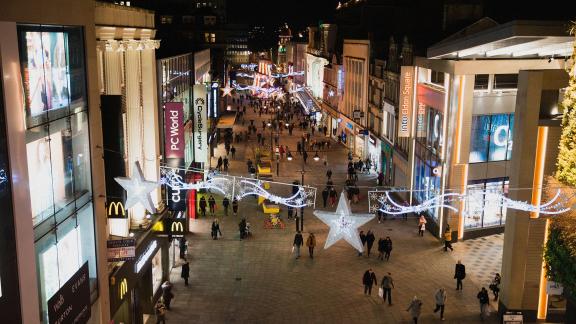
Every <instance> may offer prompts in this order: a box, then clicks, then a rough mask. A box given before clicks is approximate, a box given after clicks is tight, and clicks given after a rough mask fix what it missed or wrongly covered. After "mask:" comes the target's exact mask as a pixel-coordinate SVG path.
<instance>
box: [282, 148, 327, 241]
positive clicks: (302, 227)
mask: <svg viewBox="0 0 576 324" xmlns="http://www.w3.org/2000/svg"><path fill="white" fill-rule="evenodd" d="M304 144H305V141H304V137H302V152H303V153H304V152H306V150H305V146H304ZM286 159H287V160H288V161H292V159H293V158H292V153H290V152H288V153H287V156H286ZM313 159H314V161H316V162H317V161H318V160H320V157H319V156H318V152H316V154H315V155H314V158H313ZM304 167H305V163H304V157H302V169H301V170H300V174H301V175H302V178H301V182H300V185H301V186H303V185H304V173H306V170H305V169H304ZM298 225H300V226H298ZM296 231H304V207H303V206H302V207H300V224H298V220H296Z"/></svg>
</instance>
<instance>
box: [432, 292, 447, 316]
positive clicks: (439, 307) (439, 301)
mask: <svg viewBox="0 0 576 324" xmlns="http://www.w3.org/2000/svg"><path fill="white" fill-rule="evenodd" d="M434 300H435V301H436V308H435V309H434V313H436V312H437V311H440V319H441V320H444V305H445V304H446V289H444V288H439V289H438V290H436V293H435V294H434Z"/></svg>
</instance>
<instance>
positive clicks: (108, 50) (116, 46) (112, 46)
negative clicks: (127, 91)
mask: <svg viewBox="0 0 576 324" xmlns="http://www.w3.org/2000/svg"><path fill="white" fill-rule="evenodd" d="M102 43H104V59H103V61H104V64H103V65H104V66H103V69H102V71H103V73H104V77H103V82H104V84H103V88H104V93H105V94H107V95H121V94H122V87H121V85H122V65H121V63H120V60H121V58H122V55H121V53H122V50H123V48H122V45H121V44H120V43H119V42H118V41H114V40H111V41H106V42H102Z"/></svg>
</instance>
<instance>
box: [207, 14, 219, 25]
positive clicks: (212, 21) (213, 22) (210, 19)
mask: <svg viewBox="0 0 576 324" xmlns="http://www.w3.org/2000/svg"><path fill="white" fill-rule="evenodd" d="M216 21H217V19H216V16H204V25H206V26H214V25H216Z"/></svg>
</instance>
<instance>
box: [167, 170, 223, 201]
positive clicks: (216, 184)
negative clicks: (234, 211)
mask: <svg viewBox="0 0 576 324" xmlns="http://www.w3.org/2000/svg"><path fill="white" fill-rule="evenodd" d="M178 170H179V169H176V168H169V167H160V174H161V177H160V185H166V186H168V187H170V188H172V189H180V190H200V189H206V190H215V191H217V192H219V193H220V194H221V195H223V196H226V197H229V198H231V197H232V194H233V192H232V190H231V188H232V184H231V182H232V181H233V180H230V179H228V178H225V177H216V176H212V177H211V176H208V179H207V180H206V181H200V182H197V183H186V182H184V181H183V179H182V177H181V176H180V175H179V174H178V173H177V172H178Z"/></svg>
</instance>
